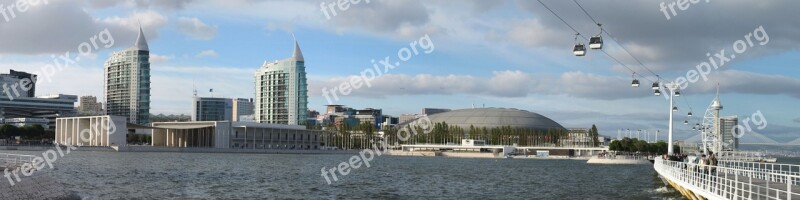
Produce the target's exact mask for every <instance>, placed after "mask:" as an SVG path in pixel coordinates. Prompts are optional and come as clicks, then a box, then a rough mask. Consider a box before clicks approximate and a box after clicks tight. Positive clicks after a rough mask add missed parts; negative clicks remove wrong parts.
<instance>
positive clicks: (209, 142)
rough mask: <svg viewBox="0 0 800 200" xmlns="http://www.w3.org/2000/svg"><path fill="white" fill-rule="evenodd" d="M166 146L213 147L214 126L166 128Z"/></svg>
mask: <svg viewBox="0 0 800 200" xmlns="http://www.w3.org/2000/svg"><path fill="white" fill-rule="evenodd" d="M165 132H166V133H165V134H166V146H167V147H214V128H212V127H206V128H197V129H166V131H165Z"/></svg>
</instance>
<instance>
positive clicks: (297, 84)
mask: <svg viewBox="0 0 800 200" xmlns="http://www.w3.org/2000/svg"><path fill="white" fill-rule="evenodd" d="M255 83H256V93H255V95H256V97H255V102H254V103H255V113H254V114H253V115H254V118H255V121H256V122H259V123H270V124H289V125H304V124H305V123H306V120H307V115H308V113H307V111H308V85H307V84H306V67H305V61H304V60H303V53H302V52H300V46H299V45H298V44H297V41H295V42H294V53H293V54H292V57H291V58H286V59H283V60H280V61H275V62H270V63H268V62H264V64H263V65H262V66H261V68H260V69H258V70H257V71H256V73H255Z"/></svg>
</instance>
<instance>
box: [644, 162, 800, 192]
mask: <svg viewBox="0 0 800 200" xmlns="http://www.w3.org/2000/svg"><path fill="white" fill-rule="evenodd" d="M654 168H655V170H656V171H657V172H658V173H659V174H660V175H661V176H662V178H664V180H665V181H666V182H668V183H669V184H670V185H672V187H674V188H675V189H676V190H678V191H679V192H681V193H682V194H683V195H684V196H686V197H687V198H690V199H788V200H791V199H800V186H798V185H799V184H800V166H798V165H788V164H772V163H758V162H746V161H720V162H719V165H718V166H700V165H696V164H692V163H686V162H677V161H669V160H664V159H662V158H656V160H655V163H654Z"/></svg>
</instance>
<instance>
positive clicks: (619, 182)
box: [8, 151, 681, 199]
mask: <svg viewBox="0 0 800 200" xmlns="http://www.w3.org/2000/svg"><path fill="white" fill-rule="evenodd" d="M8 153H26V154H32V155H35V154H40V153H38V152H22V151H11V152H8ZM349 157H350V156H349V155H286V154H277V155H275V154H203V153H138V152H137V153H133V152H85V151H78V152H72V153H70V154H68V155H66V156H65V157H62V158H59V159H58V160H57V161H56V163H55V164H56V169H55V170H54V171H53V172H54V173H51V174H52V175H53V176H54V178H56V179H57V180H59V181H60V182H61V183H63V184H65V187H67V188H68V189H70V190H72V191H75V192H77V193H78V194H79V195H80V196H82V197H88V198H100V199H114V198H125V199H130V198H134V199H156V198H157V199H186V198H192V199H203V198H205V199H219V198H222V199H264V198H270V199H272V198H275V199H676V198H681V196H680V194H678V193H677V192H675V191H674V190H672V189H671V188H669V187H664V184H663V183H662V182H661V181H660V180H659V179H658V178H657V175H656V173H655V171H654V170H653V169H652V166H650V165H587V164H586V161H580V160H525V159H485V158H482V159H478V158H475V159H469V158H441V157H390V156H383V157H378V158H376V159H375V160H373V161H372V162H371V167H369V168H366V167H365V166H361V168H359V169H352V170H351V172H350V174H349V175H347V176H344V177H342V176H341V175H340V177H339V178H340V180H339V181H338V182H334V183H333V184H331V185H328V184H327V182H326V181H325V179H324V178H322V177H321V176H320V169H321V168H322V167H325V168H326V169H328V168H332V167H334V166H336V165H338V164H339V163H340V162H344V161H347V159H349Z"/></svg>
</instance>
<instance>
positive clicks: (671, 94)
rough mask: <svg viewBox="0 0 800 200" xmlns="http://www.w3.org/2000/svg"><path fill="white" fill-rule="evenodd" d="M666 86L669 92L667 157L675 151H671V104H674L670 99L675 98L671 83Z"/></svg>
mask: <svg viewBox="0 0 800 200" xmlns="http://www.w3.org/2000/svg"><path fill="white" fill-rule="evenodd" d="M666 86H667V89H668V90H669V108H667V109H668V111H669V133H668V136H667V138H668V139H667V141H668V142H667V153H668V154H669V155H672V154H674V153H675V150H674V149H673V146H672V106H673V103H674V102H673V101H672V98H673V97H674V96H675V90H674V88H673V87H674V85H673V84H671V83H668V84H667V85H666Z"/></svg>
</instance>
